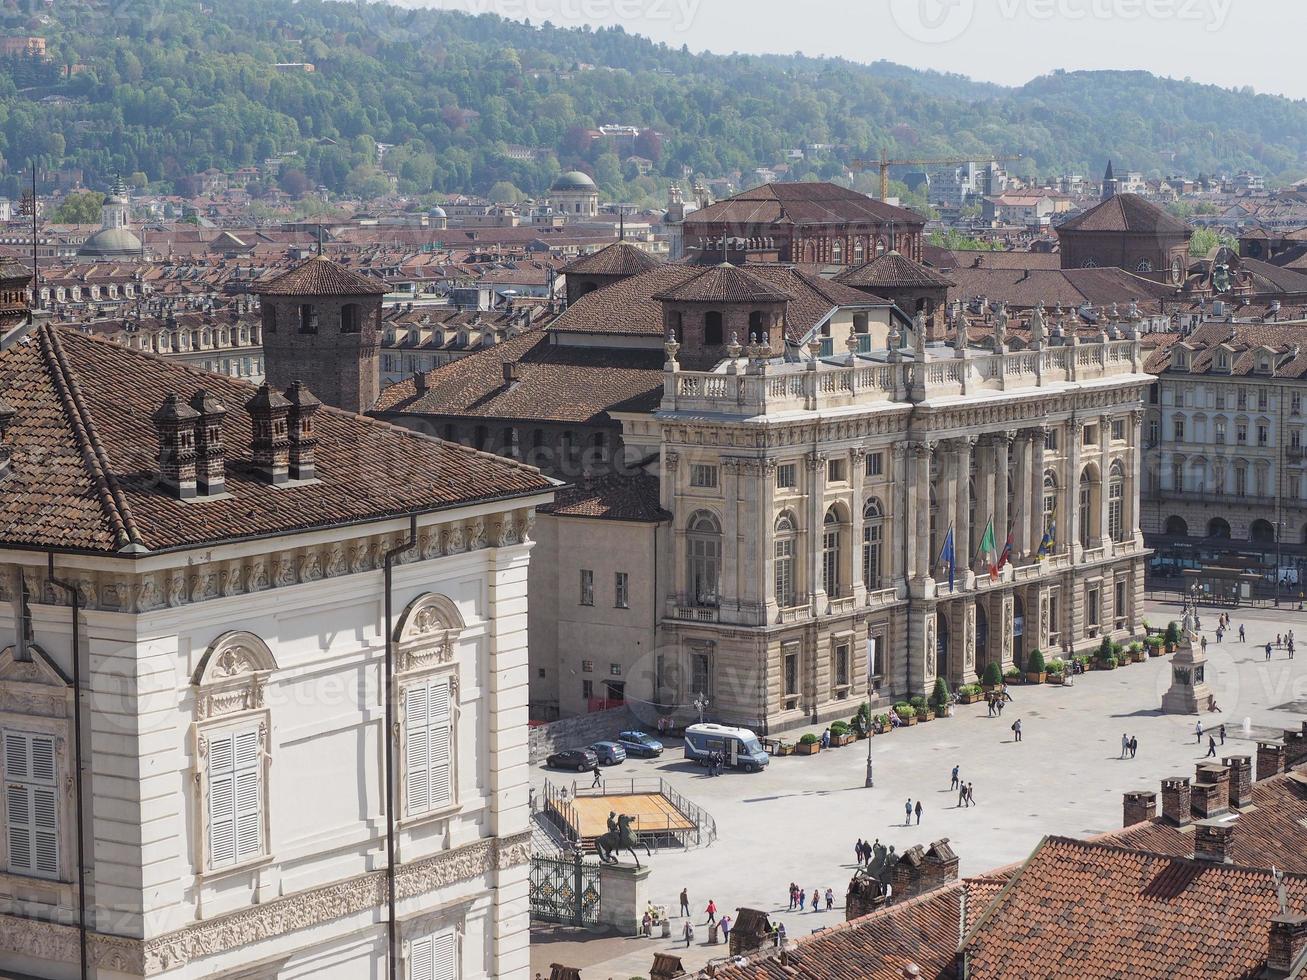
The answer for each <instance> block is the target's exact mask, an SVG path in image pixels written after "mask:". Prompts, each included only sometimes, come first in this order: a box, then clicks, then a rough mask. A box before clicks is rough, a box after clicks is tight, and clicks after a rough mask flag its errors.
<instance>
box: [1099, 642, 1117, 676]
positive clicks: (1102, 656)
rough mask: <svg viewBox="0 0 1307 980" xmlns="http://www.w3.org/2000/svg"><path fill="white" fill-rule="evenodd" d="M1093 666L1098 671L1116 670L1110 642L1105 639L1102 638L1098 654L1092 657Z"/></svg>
mask: <svg viewBox="0 0 1307 980" xmlns="http://www.w3.org/2000/svg"><path fill="white" fill-rule="evenodd" d="M1094 666H1095V667H1097V668H1098V669H1099V670H1116V668H1117V660H1116V655H1115V652H1114V651H1113V649H1112V641H1111V640H1109V639H1108V638H1107V637H1103V642H1102V643H1100V644H1099V645H1098V652H1097V653H1096V654H1095V655H1094Z"/></svg>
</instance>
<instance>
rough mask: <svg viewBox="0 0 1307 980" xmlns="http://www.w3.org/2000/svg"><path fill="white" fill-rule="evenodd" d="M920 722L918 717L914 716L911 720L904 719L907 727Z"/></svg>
mask: <svg viewBox="0 0 1307 980" xmlns="http://www.w3.org/2000/svg"><path fill="white" fill-rule="evenodd" d="M919 720H920V719H918V718H917V716H916V715H913V716H912V717H911V718H904V719H903V724H905V725H915V724H916V723H917V722H918V721H919Z"/></svg>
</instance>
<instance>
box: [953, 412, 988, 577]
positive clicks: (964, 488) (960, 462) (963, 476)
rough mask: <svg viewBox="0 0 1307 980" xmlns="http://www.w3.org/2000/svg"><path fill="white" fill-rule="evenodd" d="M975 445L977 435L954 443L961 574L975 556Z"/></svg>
mask: <svg viewBox="0 0 1307 980" xmlns="http://www.w3.org/2000/svg"><path fill="white" fill-rule="evenodd" d="M975 445H976V438H975V436H965V437H963V438H961V439H958V440H957V442H956V443H954V447H955V449H956V452H955V453H954V455H953V465H954V472H956V473H957V490H956V495H955V507H954V513H955V517H954V519H953V523H954V526H955V527H956V529H957V530H956V531H955V532H954V539H955V541H956V544H957V553H958V573H959V575H960V574H961V573H962V571H964V570H966V569H969V568H971V559H972V558H973V557H974V552H973V550H972V547H971V450H972V448H973V447H974V446H975ZM976 519H977V520H980V521H983V520H984V517H982V516H981V515H980V514H977V515H976Z"/></svg>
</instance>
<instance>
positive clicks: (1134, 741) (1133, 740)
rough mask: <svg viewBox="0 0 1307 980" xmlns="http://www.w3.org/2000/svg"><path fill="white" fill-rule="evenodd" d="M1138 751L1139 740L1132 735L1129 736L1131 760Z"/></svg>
mask: <svg viewBox="0 0 1307 980" xmlns="http://www.w3.org/2000/svg"><path fill="white" fill-rule="evenodd" d="M1138 751H1139V739H1138V738H1136V737H1135V736H1134V735H1131V736H1130V758H1132V759H1133V758H1134V757H1135V753H1136V752H1138Z"/></svg>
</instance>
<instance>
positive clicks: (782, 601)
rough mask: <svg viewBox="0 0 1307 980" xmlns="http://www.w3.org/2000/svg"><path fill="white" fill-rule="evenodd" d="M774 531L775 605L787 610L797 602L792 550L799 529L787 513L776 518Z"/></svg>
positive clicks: (791, 516)
mask: <svg viewBox="0 0 1307 980" xmlns="http://www.w3.org/2000/svg"><path fill="white" fill-rule="evenodd" d="M774 530H775V551H774V555H775V565H774V579H775V585H776V605H778V606H780V607H781V608H782V609H788V608H790V607H791V606H793V605H795V603H796V601H797V592H796V589H795V582H794V549H795V541H796V539H797V537H798V530H799V529H798V525H797V524H796V522H795V520H794V515H793V514H791V513H790V512H789V511H786V512H785V513H783V514H781V516H780V517H778V518H776V526H775V529H774Z"/></svg>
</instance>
